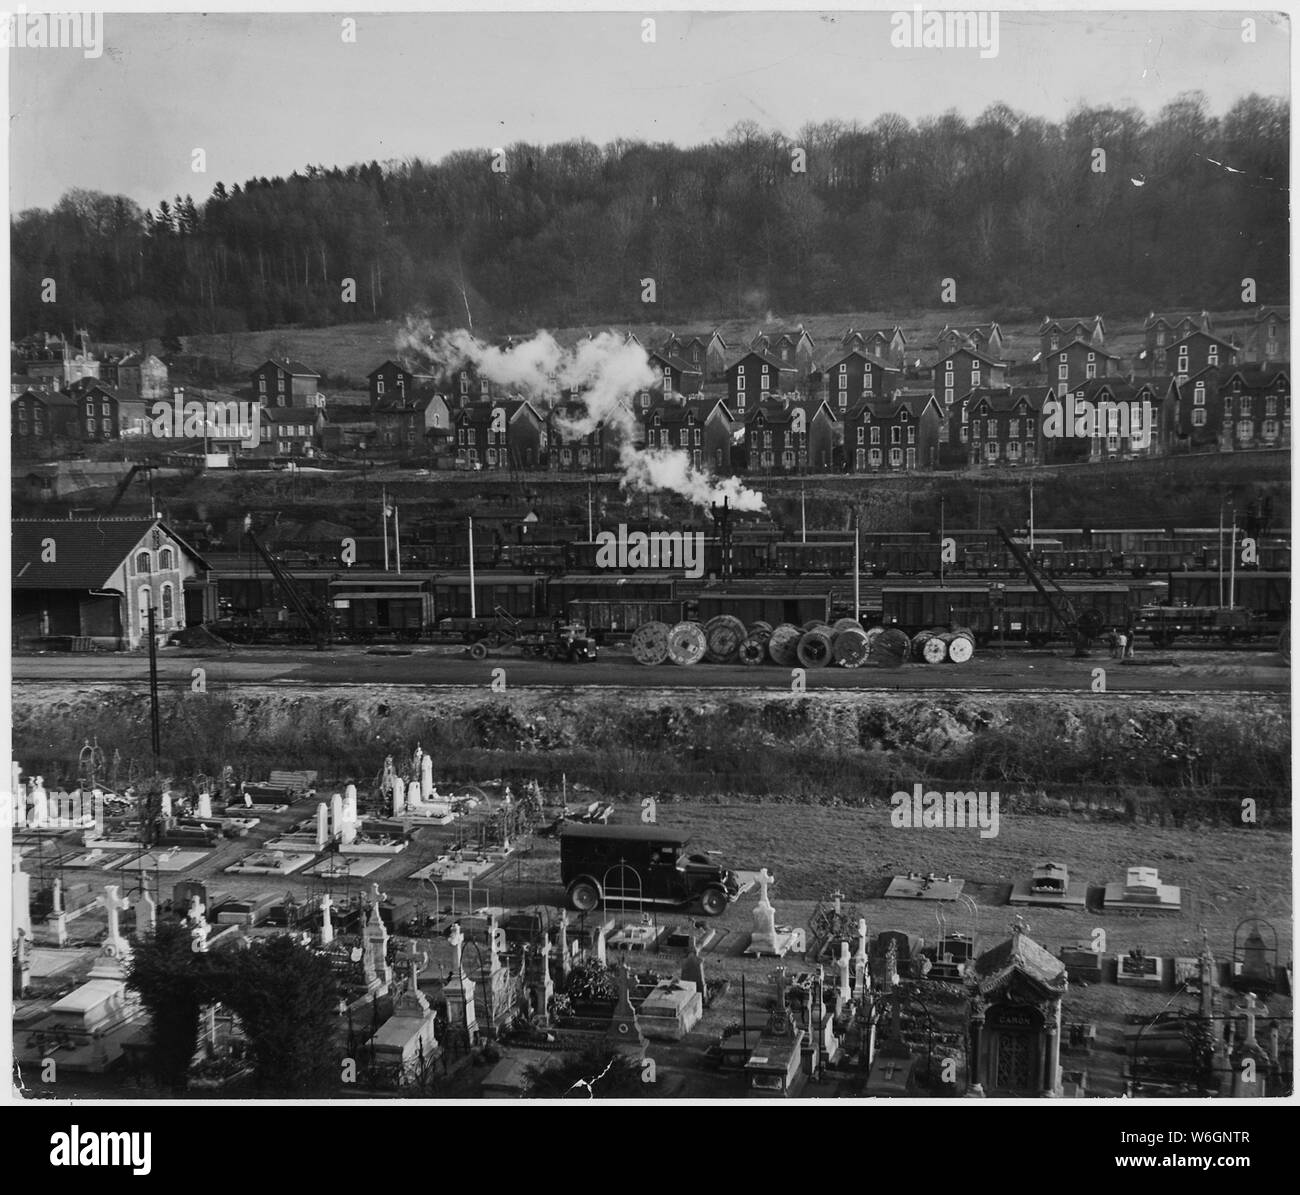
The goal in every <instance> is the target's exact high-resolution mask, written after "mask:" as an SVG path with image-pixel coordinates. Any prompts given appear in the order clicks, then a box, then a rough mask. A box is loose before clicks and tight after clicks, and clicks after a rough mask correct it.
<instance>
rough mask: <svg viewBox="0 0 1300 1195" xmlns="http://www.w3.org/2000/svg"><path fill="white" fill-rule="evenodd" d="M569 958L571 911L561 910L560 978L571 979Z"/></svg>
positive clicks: (570, 961) (570, 960)
mask: <svg viewBox="0 0 1300 1195" xmlns="http://www.w3.org/2000/svg"><path fill="white" fill-rule="evenodd" d="M572 961H573V960H572V959H571V958H570V957H569V911H568V910H567V909H561V910H560V978H561V979H566V980H567V979H568V978H569V967H570V965H571V964H572Z"/></svg>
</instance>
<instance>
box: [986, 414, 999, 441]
mask: <svg viewBox="0 0 1300 1195" xmlns="http://www.w3.org/2000/svg"><path fill="white" fill-rule="evenodd" d="M988 423H989V439H990V440H996V439H997V438H998V421H997V420H996V419H990V420H989V421H988Z"/></svg>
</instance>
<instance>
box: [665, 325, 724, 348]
mask: <svg viewBox="0 0 1300 1195" xmlns="http://www.w3.org/2000/svg"><path fill="white" fill-rule="evenodd" d="M715 336H716V337H717V338H718V340H719V341H720V342H721V344H722V347H723V348H724V349H725V348H726V347H727V342H726V341H725V340H723V338H722V333H721V332H719V331H718V329H717V328H714V329H712V330H711V331H703V332H698V331H697V332H670V333H668V335H667V336H665V337H664V340H663V343H664V344H668V343H669V342H670V341H673V340H676V341H678V342H680V343H681V344H690V343H691V341H693V340H698V341H699V342H700V343H701V344H702V345H708V343H709V341H711V340H712V339H713V338H714V337H715Z"/></svg>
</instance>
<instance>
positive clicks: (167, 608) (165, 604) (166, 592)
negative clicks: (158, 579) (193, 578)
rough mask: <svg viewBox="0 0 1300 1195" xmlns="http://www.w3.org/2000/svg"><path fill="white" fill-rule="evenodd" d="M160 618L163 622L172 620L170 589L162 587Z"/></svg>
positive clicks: (168, 586)
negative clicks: (161, 617)
mask: <svg viewBox="0 0 1300 1195" xmlns="http://www.w3.org/2000/svg"><path fill="white" fill-rule="evenodd" d="M162 616H163V622H171V620H172V587H171V586H170V585H164V586H163V587H162Z"/></svg>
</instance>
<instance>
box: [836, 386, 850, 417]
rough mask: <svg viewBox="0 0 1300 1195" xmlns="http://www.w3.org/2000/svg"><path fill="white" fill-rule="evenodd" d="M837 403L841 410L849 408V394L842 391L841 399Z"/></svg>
mask: <svg viewBox="0 0 1300 1195" xmlns="http://www.w3.org/2000/svg"><path fill="white" fill-rule="evenodd" d="M841 381H843V379H841ZM836 405H837V406H838V407H839V409H840V410H841V411H845V410H848V406H849V396H848V395H847V394H845V393H844V392H843V391H840V401H839V402H838V403H837V404H836Z"/></svg>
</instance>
